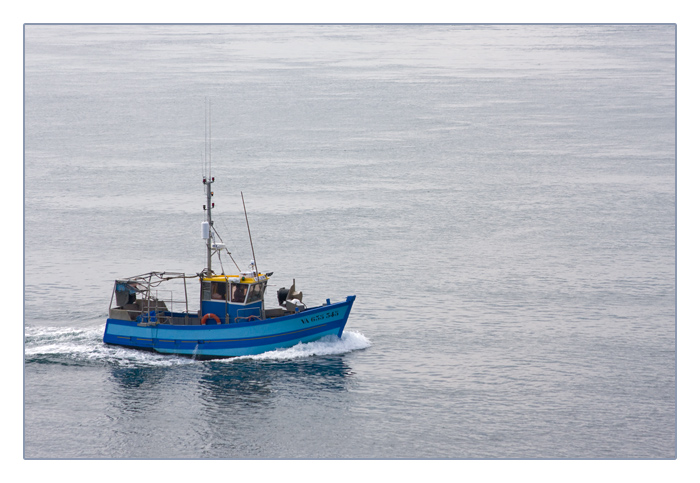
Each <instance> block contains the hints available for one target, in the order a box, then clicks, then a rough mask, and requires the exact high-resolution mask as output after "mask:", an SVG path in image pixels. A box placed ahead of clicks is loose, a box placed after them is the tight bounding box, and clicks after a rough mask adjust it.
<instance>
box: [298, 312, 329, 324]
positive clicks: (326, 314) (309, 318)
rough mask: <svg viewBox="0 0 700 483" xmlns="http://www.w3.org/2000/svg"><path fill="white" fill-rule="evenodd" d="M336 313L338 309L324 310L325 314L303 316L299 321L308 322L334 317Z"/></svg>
mask: <svg viewBox="0 0 700 483" xmlns="http://www.w3.org/2000/svg"><path fill="white" fill-rule="evenodd" d="M337 315H338V311H337V310H334V311H332V312H326V313H325V314H318V315H314V316H313V317H303V318H302V319H301V323H302V324H310V323H312V322H318V321H319V320H323V319H330V318H331V317H336V316H337Z"/></svg>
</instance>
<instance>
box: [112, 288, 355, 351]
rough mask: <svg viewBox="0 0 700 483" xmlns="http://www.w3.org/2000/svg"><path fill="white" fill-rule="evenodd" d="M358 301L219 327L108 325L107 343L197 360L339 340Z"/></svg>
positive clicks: (115, 322) (118, 322)
mask: <svg viewBox="0 0 700 483" xmlns="http://www.w3.org/2000/svg"><path fill="white" fill-rule="evenodd" d="M354 301H355V296H354V295H352V296H349V297H348V298H347V300H346V301H345V302H339V303H335V304H330V305H325V306H322V307H315V308H311V309H308V310H305V311H304V312H300V313H297V314H293V315H287V316H283V317H276V318H272V319H266V320H263V321H253V322H239V323H231V324H221V325H169V324H158V325H153V326H139V325H138V323H137V322H135V321H129V320H119V319H112V318H108V319H107V324H106V325H105V333H104V337H103V341H104V342H105V343H106V344H115V345H120V346H125V347H133V348H136V349H146V350H153V351H156V352H160V353H162V354H179V355H188V356H195V357H197V358H216V357H236V356H246V355H254V354H262V353H263V352H267V351H271V350H275V349H280V348H287V347H292V346H294V345H296V344H298V343H299V342H312V341H314V340H318V339H320V338H322V337H325V336H327V335H335V336H337V337H340V336H341V335H342V334H343V329H344V328H345V324H346V323H347V321H348V317H349V316H350V310H351V309H352V304H353V302H354Z"/></svg>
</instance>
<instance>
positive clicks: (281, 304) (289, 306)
mask: <svg viewBox="0 0 700 483" xmlns="http://www.w3.org/2000/svg"><path fill="white" fill-rule="evenodd" d="M205 124H206V121H205ZM209 130H210V128H209ZM205 136H207V134H206V129H205ZM207 144H208V143H207V141H205V161H207V158H210V154H207V152H206V151H207ZM210 152H211V150H210V149H209V153H210ZM207 162H208V163H209V166H211V160H210V159H208V161H207ZM209 171H210V172H211V169H210V170H209ZM214 181H215V179H214V178H213V177H211V175H209V176H204V177H203V179H202V182H203V184H204V186H205V193H206V197H207V204H206V205H204V209H205V210H206V215H207V220H206V221H203V222H202V225H201V230H202V238H203V239H204V240H205V241H206V255H207V256H206V258H207V267H206V268H205V269H204V270H202V271H201V272H200V273H196V274H192V275H188V274H185V273H179V272H149V273H145V274H140V275H136V276H132V277H128V278H122V279H118V280H115V282H114V289H113V292H112V298H111V301H110V306H109V316H108V318H107V323H106V325H105V332H104V337H103V341H104V342H105V343H106V344H114V345H119V346H125V347H132V348H136V349H145V350H151V351H155V352H159V353H163V354H179V355H186V356H192V357H195V358H198V359H211V358H221V357H235V356H245V355H253V354H261V353H263V352H267V351H271V350H275V349H280V348H287V347H292V346H294V345H296V344H298V343H300V342H302V343H303V342H312V341H315V340H318V339H321V338H323V337H326V336H333V337H338V338H340V337H341V336H342V334H343V329H344V328H345V324H346V323H347V321H348V317H349V315H350V310H351V309H352V305H353V302H354V301H355V296H354V295H352V296H348V297H347V298H346V300H344V301H342V302H336V303H331V301H330V299H326V301H325V303H323V304H322V305H319V306H315V307H307V306H306V304H305V303H304V302H303V293H302V292H299V291H297V290H296V280H294V281H293V283H292V284H291V286H290V288H289V289H287V288H286V287H282V288H280V289H279V290H278V291H277V297H276V300H274V302H273V304H272V305H273V306H272V307H270V306H268V305H266V299H265V294H266V290H267V288H268V285H267V284H268V281H269V280H270V277H271V276H272V272H267V273H262V272H260V271H259V270H258V268H257V262H256V259H255V250H254V249H253V243H252V237H251V236H250V225H248V236H249V238H250V245H251V251H252V255H253V260H252V261H251V263H250V265H249V267H248V269H247V270H240V268H239V267H238V265H237V264H236V263H235V261H234V260H233V257H231V260H232V261H233V262H234V265H236V268H237V269H238V270H237V271H235V272H234V273H229V274H224V273H223V264H222V265H221V267H222V273H219V274H217V273H215V272H214V271H213V270H212V257H213V256H215V255H218V256H219V260H221V253H222V252H225V253H228V254H229V256H230V255H231V254H230V252H228V250H227V249H226V245H225V244H224V243H223V241H222V240H221V239H220V237H219V238H218V239H219V241H216V239H217V238H216V237H218V233H217V232H216V230H215V229H214V222H213V220H212V208H213V207H214V203H212V201H211V200H212V194H213V193H212V183H214ZM241 201H242V204H243V210H244V213H245V217H246V224H248V214H247V211H246V209H245V199H244V198H243V193H241ZM189 279H198V282H199V306H198V307H197V309H196V310H191V309H190V304H189V302H188V296H187V281H188V280H189ZM178 309H179V311H178Z"/></svg>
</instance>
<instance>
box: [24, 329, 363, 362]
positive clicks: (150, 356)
mask: <svg viewBox="0 0 700 483" xmlns="http://www.w3.org/2000/svg"><path fill="white" fill-rule="evenodd" d="M103 333H104V325H100V326H97V327H88V328H58V327H26V329H25V341H24V342H25V345H24V359H25V363H27V364H61V365H68V366H86V365H118V366H122V367H137V366H177V365H187V364H193V363H201V361H196V360H194V359H192V358H191V357H183V356H173V355H166V354H158V353H155V352H147V351H141V350H136V349H130V348H126V347H120V346H112V345H106V344H104V343H103V342H102V335H103ZM370 346H371V342H370V341H369V339H367V337H365V336H364V335H363V334H361V333H359V332H353V331H348V330H346V331H345V332H344V333H343V336H342V338H340V339H338V338H337V337H335V336H329V337H325V338H323V339H321V340H318V341H315V342H309V343H306V344H302V343H299V344H297V345H295V346H294V347H290V348H288V349H278V350H275V351H270V352H265V353H263V354H259V355H255V356H243V357H234V358H230V359H217V361H218V362H235V361H240V360H269V361H274V360H291V359H298V358H304V357H312V356H325V355H337V354H344V353H347V352H352V351H355V350H360V349H366V348H367V347H370Z"/></svg>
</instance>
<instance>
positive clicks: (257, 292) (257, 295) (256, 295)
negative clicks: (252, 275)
mask: <svg viewBox="0 0 700 483" xmlns="http://www.w3.org/2000/svg"><path fill="white" fill-rule="evenodd" d="M263 292H265V283H256V284H255V285H251V287H250V295H248V303H250V302H258V301H259V300H262V298H263Z"/></svg>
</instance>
